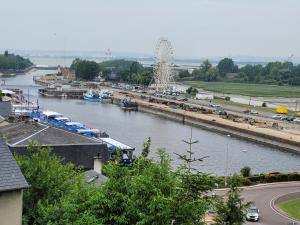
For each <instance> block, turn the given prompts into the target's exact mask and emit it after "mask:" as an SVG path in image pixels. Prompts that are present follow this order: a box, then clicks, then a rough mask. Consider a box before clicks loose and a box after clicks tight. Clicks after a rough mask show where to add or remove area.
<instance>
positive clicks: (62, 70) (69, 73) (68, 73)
mask: <svg viewBox="0 0 300 225" xmlns="http://www.w3.org/2000/svg"><path fill="white" fill-rule="evenodd" d="M57 74H58V75H61V76H63V79H64V80H76V74H75V71H74V70H71V69H70V68H68V67H62V66H58V73H57Z"/></svg>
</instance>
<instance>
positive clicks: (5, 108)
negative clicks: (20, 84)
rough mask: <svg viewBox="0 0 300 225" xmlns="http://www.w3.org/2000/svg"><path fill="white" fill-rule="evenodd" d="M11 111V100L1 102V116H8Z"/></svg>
mask: <svg viewBox="0 0 300 225" xmlns="http://www.w3.org/2000/svg"><path fill="white" fill-rule="evenodd" d="M11 113H12V107H11V102H0V116H3V117H8V116H9V115H11Z"/></svg>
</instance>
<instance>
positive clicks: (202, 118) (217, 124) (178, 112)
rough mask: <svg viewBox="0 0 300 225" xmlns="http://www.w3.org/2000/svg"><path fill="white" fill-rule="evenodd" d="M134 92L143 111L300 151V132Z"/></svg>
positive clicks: (133, 98)
mask: <svg viewBox="0 0 300 225" xmlns="http://www.w3.org/2000/svg"><path fill="white" fill-rule="evenodd" d="M130 96H131V98H132V101H134V102H136V103H137V104H138V109H139V110H140V111H144V112H148V113H152V114H156V115H160V116H164V117H167V118H170V119H173V120H176V121H180V122H182V123H188V124H192V125H194V126H199V127H201V128H204V129H208V130H211V131H214V132H219V133H223V134H230V135H232V136H234V137H238V138H241V139H245V140H249V141H253V142H255V143H259V144H263V145H267V146H271V147H276V148H280V149H282V150H286V151H290V152H294V153H298V154H300V135H297V134H291V133H287V132H284V131H282V130H276V129H274V128H265V127H257V126H253V125H251V124H245V123H238V122H234V121H231V120H228V119H224V118H221V117H220V116H218V115H215V114H201V113H199V112H191V111H186V110H183V109H179V108H177V109H175V108H171V107H169V106H167V105H163V104H157V103H152V102H148V101H146V100H142V99H140V98H138V96H137V95H132V94H131V95H130ZM125 97H126V94H121V93H115V95H114V103H118V102H119V101H120V99H122V98H125ZM127 97H128V96H127Z"/></svg>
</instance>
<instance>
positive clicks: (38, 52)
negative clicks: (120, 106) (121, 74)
mask: <svg viewBox="0 0 300 225" xmlns="http://www.w3.org/2000/svg"><path fill="white" fill-rule="evenodd" d="M6 50H7V51H9V52H10V53H13V54H19V55H22V56H24V57H66V58H71V57H83V58H105V57H106V55H105V51H101V50H99V51H95V50H94V51H93V50H66V51H64V50H49V49H48V50H47V49H4V48H0V54H3V52H4V51H6ZM290 57H291V55H290V56H253V55H232V56H203V57H191V56H190V57H187V56H177V55H176V54H175V55H174V60H178V61H181V60H187V61H197V60H199V61H203V60H205V59H208V60H212V61H216V60H220V59H222V58H232V59H234V60H235V61H241V62H247V60H250V61H249V62H258V63H266V62H269V61H274V60H278V61H287V60H288V59H289V58H290ZM111 58H112V59H120V58H124V59H126V58H129V59H130V58H132V59H143V58H145V59H154V53H153V54H152V55H151V54H147V53H138V52H120V51H116V52H112V57H111ZM288 61H291V62H294V63H300V57H298V56H294V55H293V56H292V58H291V60H288Z"/></svg>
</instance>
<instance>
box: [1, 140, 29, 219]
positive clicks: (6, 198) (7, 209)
mask: <svg viewBox="0 0 300 225" xmlns="http://www.w3.org/2000/svg"><path fill="white" fill-rule="evenodd" d="M28 187H29V185H28V183H27V182H26V180H25V178H24V176H23V174H22V172H21V170H20V168H19V166H18V165H17V163H16V161H15V159H14V157H13V155H12V153H11V152H10V151H9V149H8V147H7V145H6V144H5V143H4V141H3V139H2V136H0V223H1V224H5V225H21V224H22V208H23V189H25V188H28Z"/></svg>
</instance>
